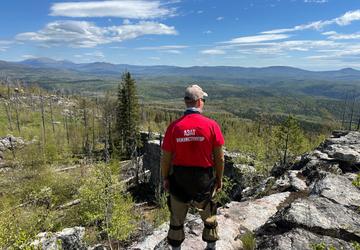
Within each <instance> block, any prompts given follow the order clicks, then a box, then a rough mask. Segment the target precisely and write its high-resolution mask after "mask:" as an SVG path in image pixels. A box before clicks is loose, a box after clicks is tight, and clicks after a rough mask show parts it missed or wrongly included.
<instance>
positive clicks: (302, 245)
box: [256, 228, 353, 250]
mask: <svg viewBox="0 0 360 250" xmlns="http://www.w3.org/2000/svg"><path fill="white" fill-rule="evenodd" d="M316 244H325V245H326V246H327V247H330V246H333V247H335V249H344V250H353V247H352V246H351V244H350V243H349V242H346V241H343V240H340V239H336V238H332V237H329V236H322V235H318V234H314V233H311V232H309V231H307V230H304V229H300V228H295V229H292V230H291V231H289V232H286V233H283V234H280V235H266V236H262V237H259V238H258V240H257V248H256V249H258V250H274V249H276V250H313V249H314V248H313V246H314V245H316Z"/></svg>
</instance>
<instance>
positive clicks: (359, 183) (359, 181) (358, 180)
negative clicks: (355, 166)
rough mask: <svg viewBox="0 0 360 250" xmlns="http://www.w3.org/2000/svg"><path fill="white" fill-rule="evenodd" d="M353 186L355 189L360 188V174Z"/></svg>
mask: <svg viewBox="0 0 360 250" xmlns="http://www.w3.org/2000/svg"><path fill="white" fill-rule="evenodd" d="M352 184H353V185H354V186H355V187H358V188H360V173H358V174H357V176H356V179H355V180H353V182H352Z"/></svg>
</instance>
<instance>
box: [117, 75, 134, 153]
mask: <svg viewBox="0 0 360 250" xmlns="http://www.w3.org/2000/svg"><path fill="white" fill-rule="evenodd" d="M116 134H117V135H118V136H117V149H118V151H119V152H120V153H121V155H122V157H124V158H127V159H129V158H131V157H132V156H135V153H136V148H137V145H138V140H139V102H138V97H137V95H136V86H135V80H134V79H132V78H131V74H130V73H129V72H125V73H124V74H123V75H122V80H121V83H120V85H119V89H118V105H117V115H116Z"/></svg>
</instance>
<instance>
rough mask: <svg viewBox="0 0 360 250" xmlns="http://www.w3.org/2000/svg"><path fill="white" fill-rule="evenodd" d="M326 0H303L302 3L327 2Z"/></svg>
mask: <svg viewBox="0 0 360 250" xmlns="http://www.w3.org/2000/svg"><path fill="white" fill-rule="evenodd" d="M327 2H329V1H328V0H304V3H327Z"/></svg>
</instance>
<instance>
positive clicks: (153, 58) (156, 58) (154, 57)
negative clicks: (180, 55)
mask: <svg viewBox="0 0 360 250" xmlns="http://www.w3.org/2000/svg"><path fill="white" fill-rule="evenodd" d="M149 59H150V60H154V61H159V60H160V57H156V56H152V57H149Z"/></svg>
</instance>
